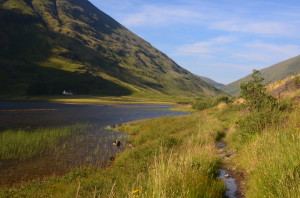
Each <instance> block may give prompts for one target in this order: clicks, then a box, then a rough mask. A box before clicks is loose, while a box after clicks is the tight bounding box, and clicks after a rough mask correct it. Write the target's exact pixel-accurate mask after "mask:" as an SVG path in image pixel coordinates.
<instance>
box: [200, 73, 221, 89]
mask: <svg viewBox="0 0 300 198" xmlns="http://www.w3.org/2000/svg"><path fill="white" fill-rule="evenodd" d="M199 77H200V78H201V79H202V80H203V81H204V82H206V83H208V84H210V85H212V86H214V87H216V88H218V89H220V88H221V87H223V86H224V84H222V83H219V82H216V81H214V80H212V79H210V78H207V77H204V76H199Z"/></svg>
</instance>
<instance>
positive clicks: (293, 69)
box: [221, 55, 300, 96]
mask: <svg viewBox="0 0 300 198" xmlns="http://www.w3.org/2000/svg"><path fill="white" fill-rule="evenodd" d="M260 72H261V74H262V77H263V78H264V79H265V80H264V83H265V84H269V83H272V82H275V81H278V80H282V79H284V78H286V77H288V76H291V75H296V74H298V73H300V55H299V56H296V57H294V58H291V59H288V60H285V61H282V62H280V63H277V64H275V65H272V66H270V67H267V68H265V69H262V70H260ZM250 78H251V77H250V75H248V76H246V77H244V78H242V79H239V80H237V81H235V82H233V83H230V84H228V85H225V86H224V87H222V88H221V90H222V91H224V92H226V93H228V94H230V95H232V96H238V95H239V93H240V84H241V83H242V82H244V81H248V80H250Z"/></svg>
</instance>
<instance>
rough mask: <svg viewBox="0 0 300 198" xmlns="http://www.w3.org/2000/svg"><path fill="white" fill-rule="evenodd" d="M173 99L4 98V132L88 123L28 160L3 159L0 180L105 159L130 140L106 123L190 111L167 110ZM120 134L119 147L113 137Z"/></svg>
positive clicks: (0, 121)
mask: <svg viewBox="0 0 300 198" xmlns="http://www.w3.org/2000/svg"><path fill="white" fill-rule="evenodd" d="M170 107H171V106H170V105H148V104H60V103H45V102H0V133H1V131H3V130H6V129H11V128H14V129H18V128H27V129H31V128H39V127H42V128H45V127H57V126H67V125H72V124H75V123H87V124H89V126H91V127H89V128H88V129H87V130H86V131H84V133H82V134H80V135H78V136H75V137H71V138H69V139H68V140H67V141H65V142H63V143H62V144H61V145H58V146H57V148H56V149H54V150H51V151H48V152H46V153H43V154H42V155H39V156H35V157H33V158H31V159H28V160H0V185H12V184H15V183H19V182H22V181H28V180H32V179H36V178H43V177H48V176H51V175H62V174H65V173H66V172H68V171H69V170H70V169H72V168H76V167H82V166H88V165H94V166H97V165H103V163H105V162H107V161H108V160H109V158H110V157H112V156H115V155H116V154H117V153H118V152H120V151H122V150H123V149H124V147H125V146H126V135H125V134H123V133H120V132H115V131H110V130H105V129H104V127H105V126H108V125H110V126H112V125H116V124H122V123H126V122H130V121H134V120H141V119H148V118H154V117H160V116H177V115H183V114H187V113H186V112H177V111H169V110H168V109H169V108H170ZM116 139H120V140H121V142H122V145H121V147H120V148H117V147H113V146H112V142H113V141H114V140H116Z"/></svg>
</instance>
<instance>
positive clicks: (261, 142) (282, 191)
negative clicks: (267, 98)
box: [226, 104, 300, 198]
mask: <svg viewBox="0 0 300 198" xmlns="http://www.w3.org/2000/svg"><path fill="white" fill-rule="evenodd" d="M299 117H300V106H299V104H294V107H293V109H292V110H290V111H287V112H283V113H282V115H280V122H274V123H272V124H271V125H269V126H268V127H266V128H265V129H263V130H261V131H259V132H258V133H255V134H253V135H251V138H250V139H248V140H247V141H241V139H240V138H237V137H238V135H239V134H240V133H241V131H240V130H239V128H238V127H236V128H233V130H231V132H230V133H229V134H228V136H227V138H226V140H227V142H228V144H229V146H230V147H231V148H232V149H234V150H236V152H237V153H238V155H237V157H236V158H235V159H234V162H233V164H232V166H236V167H238V169H239V172H243V173H244V174H245V181H244V182H245V184H244V189H245V192H244V193H245V196H246V197H253V198H254V197H300V154H299V149H300V141H299V139H300V133H299V132H300V128H299Z"/></svg>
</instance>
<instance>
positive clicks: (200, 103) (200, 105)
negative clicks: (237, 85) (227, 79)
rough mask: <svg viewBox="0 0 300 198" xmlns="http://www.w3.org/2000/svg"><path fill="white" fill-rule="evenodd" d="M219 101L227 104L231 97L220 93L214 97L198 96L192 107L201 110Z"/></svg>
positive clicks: (213, 105)
mask: <svg viewBox="0 0 300 198" xmlns="http://www.w3.org/2000/svg"><path fill="white" fill-rule="evenodd" d="M220 102H225V103H226V104H228V103H230V102H231V99H230V98H229V97H228V96H226V95H220V96H218V97H215V98H200V99H197V100H196V101H195V102H194V103H193V105H192V108H193V109H196V110H200V111H201V110H204V109H208V108H212V107H215V106H217V105H218V104H219V103H220Z"/></svg>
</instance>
